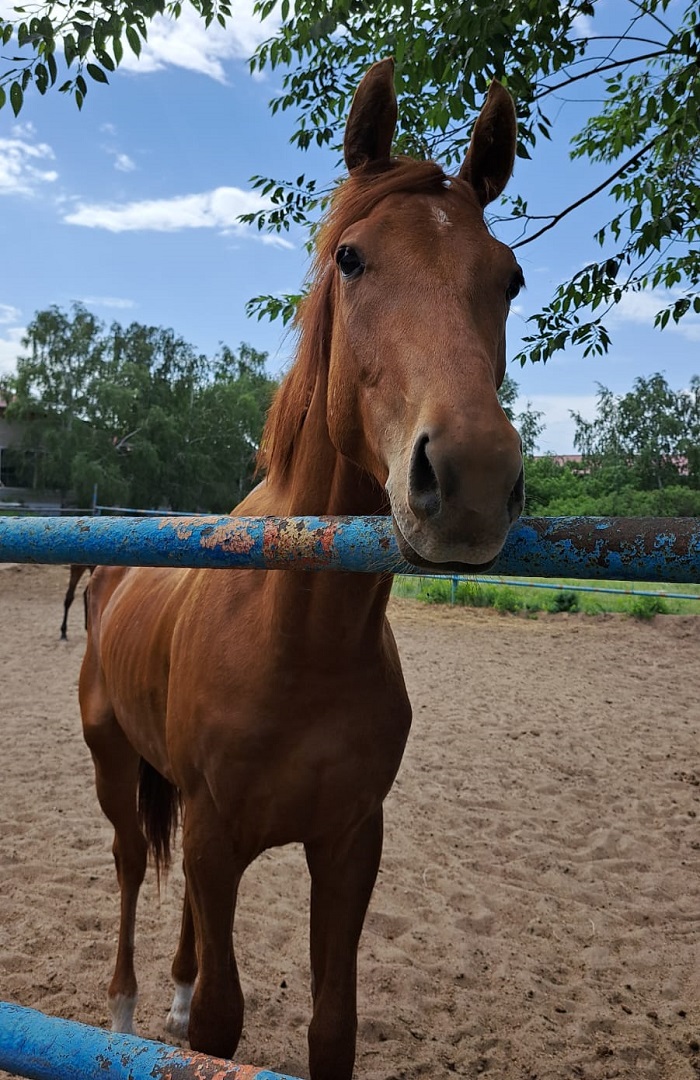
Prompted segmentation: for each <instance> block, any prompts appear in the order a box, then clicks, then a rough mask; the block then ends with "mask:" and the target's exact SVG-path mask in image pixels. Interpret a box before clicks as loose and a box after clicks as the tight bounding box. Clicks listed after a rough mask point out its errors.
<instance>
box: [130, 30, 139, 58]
mask: <svg viewBox="0 0 700 1080" xmlns="http://www.w3.org/2000/svg"><path fill="white" fill-rule="evenodd" d="M126 40H127V41H128V42H129V45H130V46H131V51H132V52H133V53H135V54H136V56H140V55H141V38H140V37H139V35H138V34H137V32H136V31H135V30H134V28H133V26H127V28H126Z"/></svg>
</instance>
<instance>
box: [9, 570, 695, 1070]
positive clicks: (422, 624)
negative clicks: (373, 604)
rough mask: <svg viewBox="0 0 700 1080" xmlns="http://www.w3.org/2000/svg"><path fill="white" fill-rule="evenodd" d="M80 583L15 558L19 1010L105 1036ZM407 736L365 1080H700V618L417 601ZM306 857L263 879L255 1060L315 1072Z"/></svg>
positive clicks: (112, 934)
mask: <svg viewBox="0 0 700 1080" xmlns="http://www.w3.org/2000/svg"><path fill="white" fill-rule="evenodd" d="M66 584H67V570H64V569H63V568H48V567H22V568H20V567H14V568H3V569H0V689H1V691H2V727H1V729H0V730H1V731H2V765H1V773H0V776H1V778H2V779H1V783H0V997H2V998H4V999H6V1000H9V1001H14V1002H18V1003H20V1004H24V1005H30V1006H34V1007H36V1008H39V1009H41V1010H43V1011H44V1012H47V1013H51V1014H55V1015H59V1016H63V1017H67V1018H72V1019H80V1020H83V1021H87V1022H92V1023H95V1024H101V1025H104V1024H106V1020H107V1009H106V986H107V983H108V981H109V978H110V976H111V965H112V962H113V956H114V950H115V938H116V927H117V893H116V889H115V878H114V871H113V866H112V861H111V854H110V847H111V832H110V829H109V827H108V826H107V824H106V822H105V821H104V820H103V819H102V817H101V813H100V811H99V808H98V806H97V801H96V797H95V794H94V788H93V781H92V767H91V764H90V760H89V756H88V753H87V750H86V749H85V747H84V745H83V742H82V738H81V734H80V724H79V717H78V706H77V698H76V685H77V676H78V668H79V664H80V660H81V653H82V647H83V640H84V638H83V630H82V610H81V605H80V604H79V603H76V605H75V607H74V608H73V611H72V612H71V620H70V624H69V641H68V643H67V644H66V643H61V642H60V641H59V635H58V628H59V624H60V620H61V614H62V611H61V602H62V596H63V592H64V590H65V587H66ZM392 621H393V625H394V628H395V631H396V635H397V638H398V641H399V646H400V649H401V653H402V656H403V660H404V667H405V670H406V675H407V680H408V685H409V690H410V693H411V697H412V700H413V704H414V710H415V720H414V728H413V732H412V735H411V739H410V741H409V746H408V750H407V754H406V758H405V760H404V764H403V767H402V770H401V773H400V775H399V779H398V781H397V783H396V786H395V788H394V790H393V792H392V794H391V796H390V797H389V799H388V802H387V807H386V810H387V813H386V819H387V826H386V843H385V855H384V861H383V865H382V870H381V873H380V877H379V881H378V884H377V888H376V891H375V894H374V897H373V901H372V905H371V908H370V913H369V916H368V920H367V924H366V929H365V933H364V936H363V941H362V947H361V956H360V1029H359V1038H358V1058H357V1077H358V1078H363V1080H399V1078H401V1080H417V1078H418V1077H426V1078H429V1080H446V1078H448V1077H452V1076H454V1075H457V1076H459V1077H464V1078H467V1080H471V1078H472V1077H480V1076H484V1075H485V1076H488V1077H494V1078H498V1080H569V1078H572V1080H576V1078H585V1080H603V1078H612V1077H624V1078H627V1080H647V1078H648V1080H652V1078H654V1080H698V1077H700V829H699V827H698V824H699V823H698V817H697V815H698V813H699V812H700V760H699V757H698V753H699V750H700V743H699V740H698V732H699V729H700V700H699V697H698V683H699V682H700V656H699V651H700V622H699V621H698V620H696V619H693V618H680V617H676V618H674V617H671V616H666V617H657V618H656V620H654V621H653V622H652V623H644V624H642V623H637V622H633V621H631V620H628V619H626V618H623V617H596V618H588V617H585V616H566V615H564V616H540V617H539V618H538V619H525V618H522V617H514V616H499V615H497V614H495V613H493V612H481V611H464V610H450V609H446V608H428V607H424V606H419V605H417V604H416V603H414V602H409V601H402V602H399V603H395V604H394V605H393V607H392ZM181 893H182V881H181V878H180V874H179V872H178V871H176V872H173V874H172V875H171V878H170V880H169V883H168V885H167V888H166V889H165V891H164V892H163V895H162V896H161V898H160V901H159V900H158V897H157V894H156V890H155V885H154V881H153V875H152V874H149V875H148V877H147V881H146V885H145V887H144V890H143V894H142V903H141V908H140V913H139V922H138V955H137V960H138V973H139V976H140V1002H139V1007H138V1011H137V1018H138V1023H139V1030H140V1032H141V1033H142V1034H144V1035H146V1036H149V1037H152V1038H157V1039H160V1038H164V1037H165V1030H164V1020H165V1015H166V1012H167V1008H168V1005H169V998H170V983H169V966H170V961H171V957H172V952H173V949H174V946H175V941H176V937H177V930H178V925H179V914H180V911H179V908H180V897H181ZM307 908H308V902H307V877H306V870H305V866H304V863H303V858H302V855H301V851H300V850H296V849H292V848H288V849H284V850H282V851H277V852H273V853H269V854H267V855H266V856H264V857H263V858H262V859H260V860H259V861H258V863H257V864H256V865H255V866H254V867H253V868H252V869H251V870H250V871H249V873H248V875H247V877H246V879H245V881H244V885H243V889H242V895H241V898H240V903H239V911H238V917H237V924H236V937H237V954H238V959H239V964H240V969H241V975H242V979H243V986H244V991H245V993H246V998H247V1014H246V1026H245V1030H244V1036H243V1040H242V1042H241V1045H240V1047H239V1051H238V1054H237V1059H238V1060H241V1061H248V1062H252V1063H255V1064H258V1065H261V1066H262V1065H265V1066H267V1067H268V1068H273V1069H277V1070H280V1071H282V1072H288V1073H290V1074H292V1075H295V1076H304V1075H306V1025H307V1023H308V1019H309V992H308V975H307V950H308V944H307V926H306V923H307Z"/></svg>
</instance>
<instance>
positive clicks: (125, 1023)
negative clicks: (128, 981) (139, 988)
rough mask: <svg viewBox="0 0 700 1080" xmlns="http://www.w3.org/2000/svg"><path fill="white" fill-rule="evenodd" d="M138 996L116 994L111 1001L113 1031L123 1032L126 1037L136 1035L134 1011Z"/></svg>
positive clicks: (110, 1010)
mask: <svg viewBox="0 0 700 1080" xmlns="http://www.w3.org/2000/svg"><path fill="white" fill-rule="evenodd" d="M135 1008H136V995H134V996H133V997H127V996H126V994H115V995H114V997H110V999H109V1012H110V1015H111V1017H112V1031H121V1032H122V1033H123V1034H124V1035H135V1034H136V1032H135V1030H134V1010H135Z"/></svg>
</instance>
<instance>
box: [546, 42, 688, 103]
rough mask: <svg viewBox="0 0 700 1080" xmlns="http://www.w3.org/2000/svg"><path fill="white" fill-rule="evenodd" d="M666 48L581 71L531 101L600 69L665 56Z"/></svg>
mask: <svg viewBox="0 0 700 1080" xmlns="http://www.w3.org/2000/svg"><path fill="white" fill-rule="evenodd" d="M668 52H669V50H668V49H657V51H656V52H650V53H642V55H641V56H631V57H629V58H628V59H627V60H613V61H611V63H609V64H602V65H601V66H600V67H594V68H591V70H590V71H582V72H581V73H580V74H579V75H571V76H569V78H568V79H564V81H563V82H560V83H556V85H555V86H548V87H547V88H546V89H545V90H542V92H541V93H539V94H535V96H534V98H533V101H539V99H540V98H543V97H546V96H547V94H553V93H554V91H555V90H561V89H562V87H564V86H570V85H571V83H575V82H578V81H579V79H588V78H590V77H591V75H600V73H601V72H602V71H610V69H611V68H618V67H625V65H626V64H638V63H640V61H642V60H654V59H655V58H656V57H657V56H666V55H667V54H668Z"/></svg>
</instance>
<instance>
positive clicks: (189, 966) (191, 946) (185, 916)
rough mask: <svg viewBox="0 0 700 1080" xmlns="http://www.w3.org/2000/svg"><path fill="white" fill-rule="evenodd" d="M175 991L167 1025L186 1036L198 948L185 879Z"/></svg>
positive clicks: (173, 1033)
mask: <svg viewBox="0 0 700 1080" xmlns="http://www.w3.org/2000/svg"><path fill="white" fill-rule="evenodd" d="M171 973H172V977H173V982H174V983H175V994H174V996H173V1003H172V1005H171V1006H170V1012H169V1013H168V1018H167V1020H166V1021H165V1027H166V1029H167V1030H168V1031H169V1032H170V1033H171V1034H172V1035H175V1036H176V1037H177V1038H178V1039H186V1038H187V1031H188V1027H189V1022H190V1008H191V1005H192V995H193V993H194V981H195V979H196V978H197V949H196V943H195V934H194V919H193V916H192V904H191V903H190V894H189V890H188V888H187V879H185V896H184V899H183V902H182V923H181V925H180V941H179V943H178V947H177V952H176V953H175V958H174V959H173V966H172V968H171Z"/></svg>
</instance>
